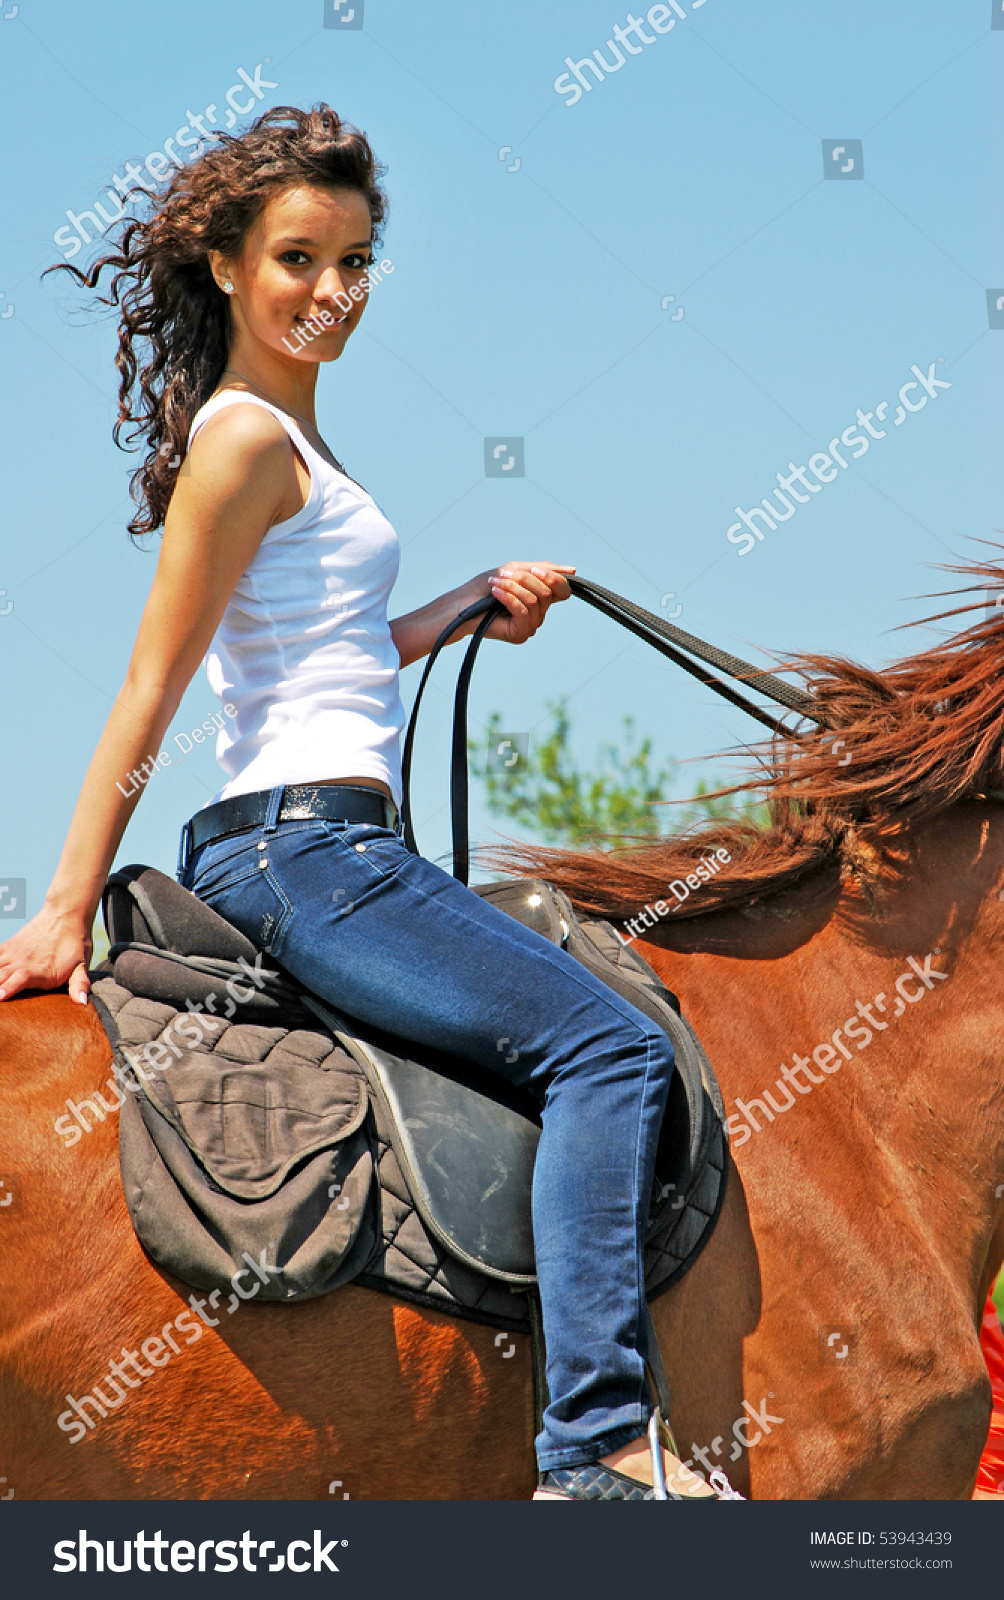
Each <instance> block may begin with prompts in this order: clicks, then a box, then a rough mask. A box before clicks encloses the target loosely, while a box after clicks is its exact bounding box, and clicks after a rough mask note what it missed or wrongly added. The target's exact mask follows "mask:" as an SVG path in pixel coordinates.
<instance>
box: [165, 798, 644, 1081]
mask: <svg viewBox="0 0 1004 1600" xmlns="http://www.w3.org/2000/svg"><path fill="white" fill-rule="evenodd" d="M241 838H242V840H243V842H237V841H235V840H230V841H220V842H219V844H217V845H210V846H208V847H206V849H205V850H204V851H203V852H201V853H200V855H199V856H198V857H196V859H195V861H194V863H193V868H192V869H190V872H189V874H188V875H187V876H186V879H185V881H186V883H187V884H188V886H189V887H190V888H193V889H194V890H195V892H196V893H197V894H198V895H199V896H200V898H202V899H204V900H205V901H206V902H207V903H208V904H209V905H211V906H212V907H213V908H214V909H215V910H217V911H218V912H219V913H220V915H221V916H223V917H225V918H226V919H227V920H228V921H229V922H232V923H233V924H234V925H235V926H236V927H238V928H240V930H241V931H242V932H243V933H245V934H246V935H247V936H248V937H249V938H250V939H252V940H253V941H254V942H255V943H256V944H259V945H261V946H263V947H264V948H265V949H266V950H267V951H268V952H269V953H270V954H272V955H274V957H275V958H276V960H277V961H279V962H280V963H281V965H282V966H283V967H285V968H286V970H287V971H288V972H290V973H292V974H293V976H294V977H296V978H298V979H299V980H300V981H301V982H302V983H304V984H306V985H307V987H308V988H310V989H312V990H313V991H314V992H315V993H316V994H318V995H320V996H321V997H322V998H325V999H327V1000H329V1001H330V1002H331V1004H333V1005H335V1006H337V1007H338V1008H339V1009H340V1010H342V1011H345V1012H347V1013H348V1014H349V1015H350V1016H353V1017H356V1018H358V1019H359V1020H361V1021H363V1022H367V1023H369V1024H371V1025H373V1026H375V1027H379V1028H382V1029H384V1030H386V1031H387V1032H389V1033H393V1034H396V1035H398V1036H400V1037H403V1038H407V1039H410V1040H412V1041H414V1042H415V1043H418V1044H423V1045H427V1046H430V1047H433V1048H437V1049H440V1050H445V1051H447V1052H448V1053H450V1054H453V1055H457V1056H461V1057H464V1058H466V1059H469V1060H474V1061H477V1062H479V1063H480V1064H481V1065H483V1066H485V1067H488V1068H489V1069H491V1070H493V1071H496V1072H501V1073H502V1074H503V1075H504V1076H505V1077H507V1078H509V1079H510V1081H512V1082H515V1083H522V1084H526V1085H527V1086H530V1087H533V1088H535V1089H536V1090H537V1092H538V1093H541V1094H543V1091H544V1089H545V1087H546V1084H547V1083H548V1082H550V1081H551V1080H552V1079H553V1077H554V1076H555V1074H556V1073H558V1072H560V1071H562V1069H563V1068H565V1067H568V1066H569V1065H571V1064H572V1063H574V1062H576V1061H579V1062H581V1061H582V1059H583V1057H584V1056H586V1057H589V1056H594V1057H595V1056H597V1055H598V1056H605V1057H607V1058H608V1060H609V1056H610V1054H611V1053H620V1052H622V1051H624V1050H625V1048H629V1049H630V1050H632V1051H633V1052H635V1053H637V1051H638V1047H639V1045H640V1044H641V1043H642V1042H643V1041H644V1042H645V1043H646V1044H651V1040H652V1035H653V1033H655V1034H657V1035H659V1037H660V1039H661V1042H662V1045H663V1046H664V1047H665V1048H666V1049H668V1041H667V1040H665V1036H664V1035H661V1030H658V1029H656V1028H655V1026H654V1024H653V1023H651V1022H649V1020H648V1019H647V1018H646V1017H644V1016H643V1015H642V1013H641V1012H639V1011H637V1010H635V1008H634V1007H633V1006H631V1005H630V1004H628V1003H627V1002H626V1001H624V1000H622V999H621V997H620V996H619V995H617V994H615V993H614V991H613V990H611V989H608V988H607V986H606V985H605V984H603V983H601V982H600V980H599V979H598V978H595V977H594V976H593V975H592V974H591V973H589V972H588V971H587V970H586V969H585V968H584V967H582V966H580V965H579V963H578V962H576V961H574V960H573V959H572V957H570V956H568V955H567V954H566V953H565V952H564V951H562V950H559V949H558V948H557V947H556V946H554V945H552V944H549V943H548V942H547V940H545V939H543V938H542V937H541V936H540V935H539V934H536V933H534V932H533V931H532V930H531V929H529V928H525V927H523V925H522V924H521V923H519V922H516V921H515V920H514V919H513V918H512V917H509V916H507V915H506V914H505V913H504V912H502V911H499V910H498V909H497V908H496V907H495V906H493V905H491V904H489V903H488V902H486V901H485V900H483V899H482V898H481V897H480V896H479V895H476V894H474V893H473V892H472V891H471V890H469V889H467V888H465V887H464V885H462V884H461V883H459V882H458V881H457V880H456V879H455V878H452V877H450V876H449V874H447V873H445V872H443V871H442V870H441V869H440V868H439V867H437V866H435V865H434V864H433V863H432V862H430V861H426V860H425V859H424V858H423V857H421V856H414V855H411V854H410V852H408V851H407V850H406V849H405V848H404V846H403V844H402V843H401V841H400V840H399V839H398V837H397V836H396V835H395V834H393V833H391V832H389V831H388V830H386V829H383V828H379V827H371V826H368V825H359V826H350V827H345V826H343V825H340V824H332V823H327V822H318V821H312V822H306V823H295V822H294V823H283V824H280V826H279V828H278V829H277V830H276V831H275V832H274V833H272V834H271V835H269V836H268V837H267V838H266V837H265V836H264V835H263V834H257V833H256V834H252V835H245V836H241ZM228 845H229V848H227V846H228Z"/></svg>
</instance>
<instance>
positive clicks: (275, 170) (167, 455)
mask: <svg viewBox="0 0 1004 1600" xmlns="http://www.w3.org/2000/svg"><path fill="white" fill-rule="evenodd" d="M380 176H381V170H380V169H379V168H378V166H377V165H376V163H375V161H374V158H373V154H372V151H371V150H370V147H369V145H368V143H367V141H366V139H365V138H364V136H363V135H362V134H361V133H359V132H357V131H356V130H355V129H353V128H351V127H349V126H347V125H346V124H343V123H341V122H340V121H339V119H338V117H337V116H336V115H335V114H334V112H333V111H331V109H330V108H329V107H327V106H323V105H322V106H319V107H317V108H315V109H314V110H313V111H311V112H302V111H299V110H296V109H294V108H291V107H280V108H279V109H277V110H275V111H272V112H269V113H267V114H266V115H265V116H263V117H262V118H261V119H260V120H259V121H258V122H256V123H255V124H254V125H253V127H251V128H250V130H249V131H248V132H247V133H245V134H244V135H243V136H241V137H237V138H232V137H227V136H223V135H221V136H219V140H218V142H217V143H216V144H215V145H214V146H212V147H211V148H210V149H208V150H207V151H206V152H205V153H203V154H202V155H201V156H199V157H198V158H197V159H196V160H195V161H194V162H192V164H191V165H190V166H187V167H185V168H184V169H183V170H180V171H178V172H177V173H176V174H175V176H174V177H173V179H172V181H171V183H170V185H169V187H168V188H167V189H166V191H165V192H164V193H163V194H162V195H160V196H159V197H157V198H156V199H155V200H154V201H153V202H152V205H151V210H150V215H149V216H148V218H147V219H146V220H142V221H132V222H129V223H128V224H125V225H123V231H122V234H121V239H120V242H119V245H118V247H117V249H116V251H115V253H114V254H112V255H110V256H108V257H106V258H105V259H104V260H102V261H99V262H98V263H96V264H95V266H94V267H92V269H91V271H90V273H89V274H88V275H86V276H84V275H82V274H79V273H78V274H77V277H78V278H79V280H80V281H81V282H83V283H85V284H86V285H87V286H88V287H89V288H94V287H95V286H96V285H97V283H98V280H99V278H100V275H101V272H102V271H103V270H105V269H106V268H113V269H115V276H114V277H113V279H112V282H111V286H110V287H111V292H110V295H109V296H108V297H107V299H106V302H105V303H107V304H113V305H116V306H118V307H120V308H121V324H120V345H119V354H118V358H117V363H118V367H119V370H120V373H121V386H120V415H119V422H118V423H117V425H116V435H115V436H116V439H118V435H119V430H120V428H121V427H122V426H123V424H124V423H126V422H128V423H131V424H132V425H133V426H134V428H135V430H136V433H137V434H138V435H139V436H141V437H144V438H145V439H146V442H147V444H148V446H149V454H148V455H147V457H146V460H145V463H144V465H143V466H142V467H141V468H140V470H139V471H138V472H137V473H136V475H135V478H134V480H133V483H134V493H135V494H136V498H137V499H138V502H139V508H140V509H139V512H138V514H137V516H136V517H135V518H134V519H133V521H132V523H131V524H130V532H131V533H133V534H138V533H143V532H147V531H150V530H153V529H156V528H159V527H161V526H163V542H162V546H161V552H160V558H159V562H158V566H157V572H156V576H155V579H154V583H153V587H152V590H151V593H150V597H149V600H148V601H147V604H146V608H145V610H144V612H143V618H142V621H141V624H140V629H139V634H138V637H137V640H136V645H135V649H134V652H133V656H132V659H131V662H130V665H129V670H128V674H127V677H126V681H125V684H124V686H123V688H122V690H121V692H120V694H119V696H118V698H117V700H116V702H115V706H114V708H113V710H112V713H111V715H110V717H109V719H108V723H107V726H106V727H105V730H104V732H103V734H102V736H101V739H100V742H99V744H98V747H97V750H96V752H95V755H94V758H93V760H92V762H91V764H90V767H89V768H88V771H87V775H86V778H85V780H84V784H83V788H82V790H81V794H80V799H79V801H78V803H77V807H76V810H75V812H74V816H73V820H72V823H71V826H70V830H69V834H68V836H67V840H66V846H65V849H64V851H63V854H62V857H61V859H60V862H59V865H58V867H57V870H56V875H55V877H54V879H53V882H52V885H51V887H50V889H49V892H48V894H47V896H46V899H45V903H44V905H43V907H42V909H41V911H40V912H39V913H38V915H37V916H35V917H33V918H32V919H31V921H30V922H28V923H27V924H26V925H25V927H24V928H23V929H22V930H21V931H20V932H19V933H17V934H15V936H14V937H13V938H12V939H9V940H7V942H6V943H5V944H4V945H2V946H0V998H2V999H5V1000H9V999H10V998H11V997H12V996H14V995H15V994H17V993H18V992H19V991H20V990H22V989H25V988H28V987H31V988H36V989H39V988H41V989H48V988H55V987H57V986H61V985H63V984H68V987H69V993H70V996H71V997H72V998H73V999H74V1000H77V1001H80V1002H82V1003H86V1000H87V994H88V976H87V963H88V958H89V956H90V953H91V943H90V929H91V926H92V923H93V919H94V915H95V911H96V908H97V905H98V903H99V900H100V896H101V890H102V887H103V885H104V882H105V879H106V877H107V875H108V872H109V870H110V868H111V865H112V861H113V859H114V856H115V852H116V850H117V849H118V846H119V842H120V840H121V838H122V834H123V832H124V830H125V827H126V824H127V823H128V821H129V818H130V816H131V815H132V812H133V809H134V806H135V805H136V802H137V799H138V794H139V793H141V792H142V791H141V790H136V789H135V786H131V785H129V784H128V782H127V781H126V775H127V774H128V773H130V772H131V771H132V770H133V769H134V768H136V767H138V766H139V764H140V763H141V762H142V761H144V760H145V759H146V758H147V757H148V755H149V753H150V752H151V751H156V750H157V749H159V747H160V741H161V738H162V737H163V735H164V733H165V731H166V729H167V727H168V725H169V723H170V721H171V719H172V718H173V716H174V714H175V711H176V709H177V707H178V704H179V702H180V700H181V697H182V694H183V693H184V690H185V688H186V686H187V685H188V683H189V681H190V680H191V678H192V676H193V674H194V672H195V670H196V668H197V667H198V665H199V663H200V661H201V660H202V659H203V658H205V661H206V666H207V669H208V675H209V682H210V684H211V686H212V688H213V690H214V691H215V692H216V693H217V694H219V696H220V698H221V700H223V701H224V702H226V703H227V704H228V705H232V706H233V707H235V708H236V715H235V716H233V717H232V719H230V720H228V721H227V723H226V724H225V725H224V727H223V728H222V730H221V732H220V735H219V739H218V743H217V755H218V758H219V761H220V764H221V766H222V767H223V769H224V771H225V773H226V775H227V782H226V783H225V785H224V787H223V788H222V790H221V791H220V794H219V795H218V796H217V797H216V798H215V800H214V801H213V802H211V803H210V804H209V805H207V806H206V807H204V808H203V809H202V810H201V811H199V812H197V813H196V815H195V816H194V817H193V818H192V819H191V821H190V822H189V823H187V824H186V825H185V830H184V833H183V837H182V857H181V862H180V865H179V878H180V880H181V882H182V883H184V884H185V885H186V886H187V887H188V888H189V889H192V890H194V892H195V893H196V894H197V895H199V896H200V898H202V899H203V900H205V901H206V902H207V903H208V904H209V905H211V906H212V907H213V908H214V909H215V910H216V911H218V912H219V913H220V914H221V915H222V916H224V917H225V918H227V920H228V921H230V922H232V923H233V924H234V925H235V926H236V927H238V928H239V929H241V931H242V932H243V933H245V934H246V935H247V936H248V937H249V938H250V939H252V940H253V941H254V942H255V943H256V944H258V945H259V946H260V947H261V948H263V949H264V950H265V951H267V952H268V953H269V954H270V955H271V956H273V957H274V958H275V959H276V960H277V961H278V962H279V963H280V964H281V965H282V966H283V967H284V968H286V969H287V970H288V971H289V972H291V973H293V974H294V975H295V976H296V977H297V978H299V979H301V980H302V981H303V982H304V983H305V984H307V985H309V987H310V988H311V989H313V990H315V991H316V992H317V994H319V995H321V996H323V997H324V998H326V999H327V1000H329V1001H330V1002H331V1003H332V1004H334V1005H335V1006H338V1007H342V1008H343V1009H344V1010H345V1011H347V1012H349V1013H350V1014H352V1015H354V1016H356V1017H358V1018H360V1019H361V1020H363V1021H364V1022H367V1023H370V1024H373V1025H376V1026H378V1027H381V1028H384V1029H386V1030H387V1031H389V1032H391V1033H394V1034H397V1035H400V1036H402V1037H404V1038H408V1039H411V1040H414V1041H418V1042H421V1043H426V1044H435V1045H438V1046H439V1047H440V1048H444V1049H446V1050H447V1051H450V1052H452V1053H454V1054H456V1055H458V1056H462V1057H467V1058H469V1059H471V1060H473V1061H476V1062H479V1063H480V1064H481V1065H482V1066H484V1067H486V1068H489V1069H490V1070H492V1071H494V1072H499V1073H502V1074H503V1075H504V1076H506V1077H507V1078H509V1079H510V1080H511V1081H512V1082H514V1083H516V1084H519V1085H521V1086H523V1087H524V1088H526V1089H528V1090H530V1091H531V1092H532V1093H534V1094H535V1095H536V1096H537V1097H538V1098H539V1099H540V1101H541V1102H542V1106H543V1115H542V1121H543V1134H542V1137H541V1140H540V1147H539V1154H538V1157H537V1165H536V1172H535V1178H534V1193H533V1214H534V1238H535V1246H536V1258H537V1271H538V1275H539V1283H540V1294H541V1302H542V1307H543V1319H544V1328H545V1333H546V1338H547V1347H548V1372H547V1376H548V1382H549V1387H550V1393H551V1403H550V1405H549V1407H548V1409H547V1412H546V1415H545V1418H544V1428H543V1432H542V1433H541V1435H540V1436H539V1438H538V1439H537V1451H538V1459H539V1465H540V1473H541V1478H540V1487H539V1489H538V1491H537V1493H538V1496H539V1497H540V1498H551V1499H579V1498H588V1499H596V1498H606V1499H622V1498H639V1497H641V1498H645V1497H647V1498H676V1499H681V1498H684V1497H692V1498H695V1499H696V1498H703V1497H705V1496H710V1497H712V1498H714V1497H715V1496H714V1495H713V1491H711V1490H710V1489H709V1488H708V1486H707V1485H706V1484H705V1483H704V1481H703V1479H701V1478H700V1477H698V1476H697V1475H696V1474H694V1473H689V1472H688V1471H687V1469H685V1468H681V1464H680V1463H679V1462H678V1461H677V1459H676V1458H675V1457H674V1456H672V1455H670V1454H669V1452H668V1451H663V1452H662V1455H661V1457H660V1455H659V1453H658V1449H657V1447H656V1446H655V1444H654V1443H653V1446H652V1451H651V1454H650V1448H649V1442H648V1439H647V1437H646V1429H647V1428H648V1424H649V1421H650V1418H651V1417H652V1414H653V1413H652V1405H651V1402H650V1399H649V1392H648V1386H647V1382H646V1372H645V1359H644V1357H645V1349H646V1345H645V1339H646V1326H647V1324H646V1319H645V1302H644V1288H643V1263H642V1246H643V1239H644V1231H645V1226H646V1222H647V1216H648V1203H649V1196H650V1193H651V1188H652V1182H653V1173H654V1166H655V1151H656V1144H657V1140H658V1134H659V1127H660V1123H661V1121H662V1115H663V1109H664V1106H665V1103H666V1095H667V1091H668V1087H669V1082H670V1076H671V1073H672V1070H673V1054H672V1048H671V1046H670V1044H669V1041H668V1040H667V1038H666V1037H665V1035H664V1034H663V1033H662V1032H661V1030H660V1029H659V1028H657V1027H656V1026H655V1025H654V1024H652V1023H651V1022H649V1021H648V1020H647V1019H646V1018H645V1017H644V1016H643V1015H642V1014H641V1013H640V1012H638V1011H636V1010H635V1009H634V1008H633V1007H632V1006H630V1005H628V1004H626V1003H625V1002H624V1001H623V1000H622V999H620V997H619V996H618V995H616V994H614V993H613V992H612V991H611V990H609V989H607V988H606V987H605V986H604V985H603V984H602V983H600V982H599V981H598V980H597V979H595V978H593V977H592V976H590V974H589V973H588V972H586V970H585V969H584V968H583V967H581V966H579V965H578V964H577V963H576V962H575V961H573V960H572V959H571V958H570V957H569V956H567V955H566V954H565V953H564V952H562V951H561V950H558V949H556V948H554V947H553V946H552V945H550V944H548V943H547V942H546V941H545V940H543V939H542V938H540V937H538V935H536V934H535V933H532V932H530V931H529V930H528V929H526V928H524V927H522V926H521V925H520V924H519V923H517V922H515V921H513V920H512V919H510V918H509V917H507V916H505V915H504V914H503V913H502V912H500V911H498V910H496V909H494V908H493V907H492V906H490V905H487V904H486V903H485V902H484V901H483V900H482V899H480V898H479V897H478V896H476V895H474V894H472V893H471V892H470V891H469V890H468V889H466V888H464V887H463V886H462V885H461V884H459V883H458V882H457V881H456V880H455V879H453V878H452V877H449V876H448V875H447V874H446V873H445V872H442V871H441V870H440V869H439V868H438V867H435V866H433V865H432V864H431V863H430V862H428V861H425V860H423V859H422V858H421V857H417V856H413V855H410V854H409V853H408V851H407V850H406V849H405V848H404V845H403V844H402V842H401V839H400V837H399V832H398V826H397V809H396V808H397V806H398V805H399V803H400V800H401V774H400V756H399V748H398V746H399V738H400V734H401V729H402V724H403V720H404V719H403V712H402V707H401V700H400V696H399V692H398V672H399V669H400V667H402V666H407V665H408V664H409V663H410V662H413V661H417V660H418V659H419V658H420V657H422V656H424V655H426V654H427V653H428V652H429V650H430V648H431V646H432V644H433V641H434V640H435V638H436V636H437V634H438V633H439V632H440V631H441V629H442V628H443V627H444V625H445V624H446V623H447V622H448V621H450V620H452V618H453V617H455V616H456V615H457V613H458V612H460V611H461V610H462V609H463V608H464V607H465V606H467V605H469V604H470V603H471V602H472V601H475V600H477V599H479V598H481V597H482V596H485V595H493V596H494V597H495V598H496V599H497V600H499V601H501V603H502V605H503V606H504V607H505V609H506V612H507V615H506V616H505V617H504V618H502V619H500V620H497V621H496V622H495V623H494V624H493V626H492V628H491V631H490V635H489V637H493V638H496V639H501V640H503V641H505V642H507V643H510V644H521V643H523V642H524V641H525V640H526V639H529V638H530V637H531V636H532V635H533V634H534V633H535V632H536V631H537V629H538V628H539V627H540V626H541V624H542V622H543V621H544V618H545V616H546V615H547V610H548V607H549V606H550V605H551V604H552V602H554V601H560V600H564V599H566V598H567V597H568V594H569V588H568V583H567V581H566V575H567V574H569V573H571V572H573V571H574V568H572V567H567V566H558V565H555V564H554V563H553V562H547V561H539V562H525V561H511V562H507V563H506V564H505V565H504V566H502V567H498V568H496V569H494V570H493V571H491V572H484V573H481V574H479V576H477V577H475V578H472V579H471V580H470V581H469V582H467V583H465V584H463V585H461V586H460V587H459V588H457V589H453V590H451V591H450V592H449V593H447V594H444V595H441V596H440V598H439V599H438V600H433V601H432V602H431V603H430V604H428V605H426V606H423V607H421V608H420V609H419V610H418V611H413V612H411V613H409V614H408V615H407V616H402V617H398V618H397V619H396V620H395V621H393V622H389V621H388V619H387V602H388V597H389V595H390V591H391V587H392V585H393V583H394V579H395V577H396V575H397V568H398V542H397V538H396V536H395V534H394V530H393V529H392V528H391V526H390V524H389V523H388V521H387V519H386V517H385V516H384V515H383V513H382V512H381V510H380V509H379V507H378V505H377V504H376V503H375V501H374V500H373V499H372V498H371V497H370V495H369V494H368V493H367V492H366V490H365V489H363V488H362V487H361V486H360V485H359V484H358V483H356V482H355V481H354V480H353V479H352V478H351V477H349V476H348V475H347V474H346V472H345V470H344V469H343V468H342V467H341V465H340V464H339V463H338V461H336V459H335V457H334V456H333V455H332V453H331V451H330V450H329V449H328V447H327V445H326V444H325V442H324V440H323V439H322V438H321V436H320V434H319V433H318V431H317V427H316V423H315V420H314V392H315V387H316V383H317V375H318V369H319V367H320V365H321V364H322V363H326V362H329V361H337V359H338V357H339V356H340V355H341V353H342V351H343V350H344V348H345V344H346V341H347V339H348V338H349V336H350V334H351V333H352V332H353V330H354V328H355V327H356V326H357V324H358V322H359V319H360V317H361V316H362V314H363V310H364V307H365V298H366V287H367V279H366V269H367V267H368V266H369V265H370V264H371V262H372V259H373V255H372V252H373V248H374V244H375V242H376V240H377V239H378V237H379V232H380V227H381V224H382V222H383V220H384V215H385V198H384V195H383V192H382V190H381V189H380V187H379V183H378V179H379V177H380ZM70 270H73V269H70ZM141 342H142V349H140V348H138V345H139V344H140V343H141ZM133 436H134V437H135V434H134V435H133ZM179 463H181V465H180V469H179ZM471 626H472V627H473V624H472V625H471ZM468 631H470V629H468ZM500 1039H503V1040H508V1041H511V1044H512V1046H514V1048H507V1049H506V1050H505V1051H504V1052H503V1051H500V1050H499V1048H498V1041H499V1040H500ZM649 1431H650V1432H651V1431H653V1430H649ZM660 1463H661V1465H662V1468H663V1470H664V1471H665V1473H666V1475H667V1477H668V1479H669V1483H670V1487H669V1490H668V1493H663V1492H662V1489H661V1486H660V1490H659V1492H658V1493H657V1492H655V1491H653V1490H652V1489H651V1488H649V1487H647V1486H649V1485H651V1484H652V1477H653V1467H654V1468H655V1469H656V1470H657V1471H658V1468H659V1466H660Z"/></svg>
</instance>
